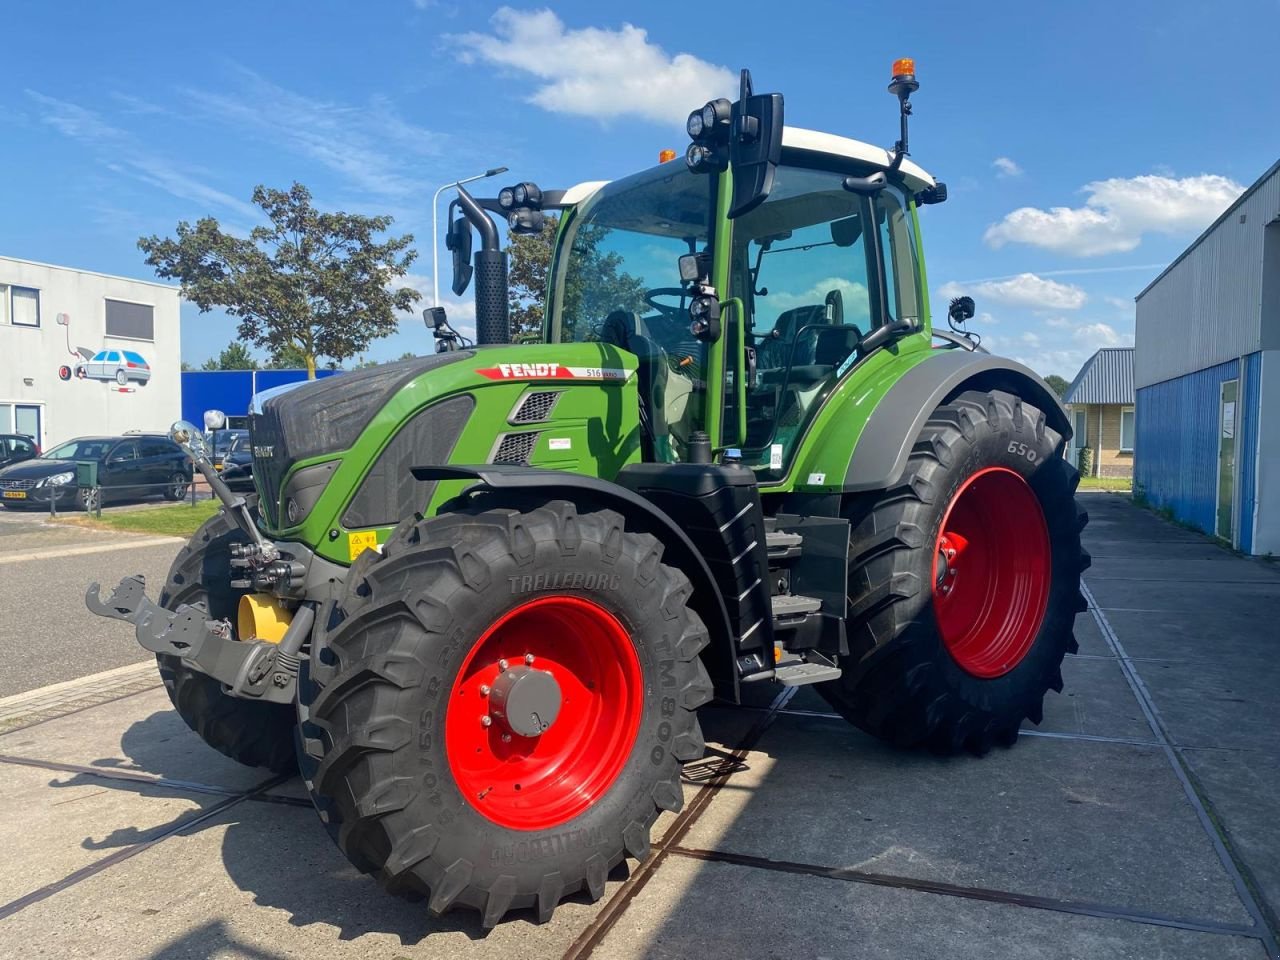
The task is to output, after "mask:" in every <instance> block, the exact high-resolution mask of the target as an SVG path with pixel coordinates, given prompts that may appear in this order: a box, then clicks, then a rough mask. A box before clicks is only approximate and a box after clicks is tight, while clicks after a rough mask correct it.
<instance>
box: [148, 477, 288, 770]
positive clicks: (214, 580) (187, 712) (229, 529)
mask: <svg viewBox="0 0 1280 960" xmlns="http://www.w3.org/2000/svg"><path fill="white" fill-rule="evenodd" d="M249 499H250V503H251V505H252V504H254V503H255V500H256V498H249ZM247 541H248V537H246V536H245V534H244V533H243V532H242V531H241V530H240V528H239V527H238V526H236V524H235V522H234V521H233V520H232V519H231V518H230V517H228V516H227V515H226V514H225V513H222V512H219V513H218V514H216V515H215V516H213V517H211V518H209V519H208V520H207V521H205V523H204V525H203V526H202V527H200V529H199V530H197V531H196V534H195V536H194V537H192V538H191V542H190V543H188V544H187V545H186V546H185V547H183V548H182V552H181V553H179V554H178V556H177V558H176V559H175V560H174V561H173V566H172V567H170V568H169V579H168V581H167V582H166V583H165V586H164V590H162V591H161V593H160V606H162V607H164V608H165V609H167V610H176V609H177V608H178V607H179V606H180V605H181V604H184V603H197V602H200V601H203V602H204V603H205V604H206V605H207V609H208V611H209V616H210V617H213V618H215V619H222V618H226V619H228V620H230V622H231V629H232V632H233V635H234V631H235V624H236V606H237V604H238V603H239V602H240V597H241V596H243V595H244V593H245V592H246V591H244V590H236V589H234V588H232V586H231V581H232V579H234V574H233V572H232V570H231V552H230V550H231V545H232V544H233V543H246V542H247ZM156 662H157V664H158V665H159V667H160V678H161V679H162V680H163V681H164V686H165V689H166V690H167V691H168V693H169V699H170V701H172V703H173V706H174V709H175V710H177V711H178V715H179V716H180V717H182V719H183V721H184V722H185V723H186V725H187V726H188V727H190V728H191V729H192V730H194V731H195V732H196V733H198V734H200V738H201V739H202V740H204V742H205V743H207V744H208V745H209V746H211V747H213V749H215V750H217V751H218V752H219V753H221V754H224V755H225V756H228V757H230V758H231V759H232V760H235V761H237V762H238V763H243V764H244V765H245V766H249V767H267V768H269V769H271V770H274V771H275V772H276V773H293V772H294V771H295V770H297V761H296V757H295V755H294V742H293V741H294V735H293V731H294V712H293V708H292V707H290V706H288V705H286V704H279V703H263V702H261V701H257V700H243V699H240V698H238V697H230V696H227V695H226V694H225V693H223V692H222V684H221V683H219V682H218V681H217V680H215V679H213V677H210V676H209V675H208V674H205V673H201V672H200V671H199V670H195V669H193V668H191V667H189V666H187V665H186V663H185V662H184V661H183V660H182V658H181V657H171V656H167V655H166V654H156Z"/></svg>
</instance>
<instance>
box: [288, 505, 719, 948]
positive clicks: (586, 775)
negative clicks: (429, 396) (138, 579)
mask: <svg viewBox="0 0 1280 960" xmlns="http://www.w3.org/2000/svg"><path fill="white" fill-rule="evenodd" d="M481 503H483V501H481ZM661 561H662V546H661V544H660V543H659V542H658V541H657V540H656V539H655V538H653V537H651V536H649V535H647V534H637V533H630V532H627V531H626V530H625V529H624V524H623V518H622V517H621V516H620V515H619V514H617V513H614V512H612V511H608V510H601V511H597V512H593V513H584V514H579V513H577V511H576V510H575V508H574V507H573V505H572V504H569V503H566V502H563V501H554V502H551V503H547V504H545V505H541V506H535V507H533V508H531V509H528V510H526V511H524V512H520V511H516V510H512V509H490V510H484V509H483V508H482V506H480V507H472V508H464V509H461V510H459V511H458V512H455V513H446V514H443V515H440V516H437V517H433V518H430V519H426V520H422V519H413V520H408V521H405V522H404V523H402V524H401V525H400V526H399V527H398V528H397V529H396V530H395V532H394V533H393V534H392V536H391V538H390V539H389V540H388V542H387V543H386V544H385V545H384V550H383V552H382V553H381V554H379V553H376V552H372V551H369V552H366V553H365V554H363V555H362V556H361V557H360V558H359V559H358V560H357V561H356V563H355V564H354V565H353V566H352V568H351V573H350V575H349V576H348V577H347V580H346V584H345V587H344V589H343V592H342V595H341V596H340V598H339V599H337V600H336V601H334V602H333V604H332V605H331V606H329V607H328V608H327V609H325V610H322V612H321V616H320V618H319V620H320V623H319V626H318V627H317V632H316V635H315V642H314V643H313V648H312V660H311V663H310V677H309V681H311V680H313V681H314V683H312V682H307V683H304V684H302V685H300V688H299V689H300V696H299V708H300V711H302V714H301V715H302V718H303V720H304V724H305V725H304V726H303V728H302V735H303V737H304V752H305V753H306V754H307V755H308V756H310V757H311V758H313V759H314V760H318V761H319V762H318V764H317V765H316V766H315V767H314V768H312V769H308V768H309V767H310V764H309V763H308V762H307V761H305V760H304V763H303V768H304V774H306V779H307V781H308V787H309V788H310V789H311V790H312V795H313V799H314V800H315V801H316V806H317V809H318V810H319V811H320V814H321V819H322V820H324V821H325V822H326V825H327V826H328V827H329V828H330V831H331V832H333V831H334V829H335V828H336V832H337V840H338V844H339V846H340V847H341V848H342V850H343V852H344V853H345V854H346V855H347V857H348V858H349V859H350V860H351V862H352V863H353V864H355V865H356V866H357V867H358V868H359V869H361V870H363V871H365V872H368V873H374V874H376V875H377V878H378V880H379V882H380V883H381V884H382V885H383V886H384V887H386V888H387V889H388V890H390V891H392V892H395V893H399V894H403V895H407V896H410V897H426V898H428V901H429V907H430V909H431V911H432V912H433V913H435V914H441V913H443V912H445V911H446V910H448V909H450V908H451V907H453V906H458V905H462V906H467V907H471V908H473V909H475V910H477V911H479V912H480V914H481V919H482V923H483V925H484V926H485V927H492V926H494V925H495V924H497V923H498V921H499V920H501V919H502V917H503V916H504V915H505V914H506V912H507V911H508V910H510V909H518V908H521V907H533V908H534V909H535V910H536V913H537V918H538V920H539V921H540V922H542V921H546V920H548V919H550V917H551V914H552V912H553V911H554V909H555V907H556V905H557V904H558V903H559V902H560V900H561V899H562V898H563V897H565V896H568V895H570V894H573V893H575V892H577V891H579V890H585V891H586V892H587V895H588V896H589V897H590V898H591V899H592V900H595V899H598V898H599V897H600V896H602V895H603V893H604V885H605V878H606V877H607V875H608V873H609V871H610V869H612V868H613V867H614V866H615V865H616V864H618V863H620V862H621V861H622V860H623V859H624V858H625V857H627V856H631V857H634V858H635V859H637V860H643V859H644V858H645V857H646V856H648V853H649V829H650V827H651V826H652V824H653V822H654V820H655V819H656V818H657V816H658V813H659V811H660V810H672V811H674V810H679V809H680V807H681V805H682V803H683V795H682V791H681V788H680V781H679V768H680V763H681V762H682V761H686V760H692V759H695V758H697V757H700V756H701V755H702V751H703V741H702V733H701V730H700V729H699V726H698V721H697V715H696V712H695V711H696V709H697V708H698V707H699V706H701V705H702V704H703V703H705V702H707V701H708V700H709V699H710V698H711V682H710V680H709V679H708V677H707V674H706V671H705V669H704V668H703V666H702V663H701V661H700V660H699V659H698V653H699V651H700V650H701V649H702V648H703V647H704V646H705V645H706V644H707V640H708V637H707V631H706V629H705V627H704V626H703V625H702V622H701V620H700V619H699V618H698V616H697V614H695V613H694V612H693V611H692V610H691V609H690V608H689V607H688V601H689V598H690V595H691V592H692V588H691V587H690V585H689V581H688V580H687V578H686V577H685V576H684V575H683V574H682V573H680V572H679V571H678V570H674V569H672V568H670V567H667V566H664V565H663V564H662V562H661ZM526 653H527V654H531V655H533V657H534V659H533V660H532V662H531V664H530V666H529V667H528V668H526V670H535V671H536V670H538V669H540V667H541V665H543V664H548V665H549V666H548V667H547V668H546V669H547V670H548V671H549V674H550V675H551V676H553V677H558V678H559V679H558V683H559V685H560V686H559V687H558V689H559V691H560V696H561V699H560V701H559V704H558V706H556V707H555V710H558V713H556V712H554V711H552V712H551V713H548V714H546V715H547V716H552V717H553V719H552V720H551V722H550V726H549V727H546V728H545V729H544V731H543V732H541V733H539V734H528V733H520V732H519V731H518V730H516V728H515V727H514V726H512V724H514V723H515V722H516V714H515V713H514V712H512V714H511V716H512V719H511V720H505V719H504V718H503V714H502V713H501V711H500V710H499V709H498V706H497V705H498V704H499V703H500V701H499V700H498V699H497V697H498V692H499V681H497V680H495V679H494V678H495V677H499V676H501V675H504V673H503V672H504V671H506V670H508V667H506V666H496V665H495V664H496V663H497V661H496V660H495V657H501V658H502V659H504V660H509V664H510V665H515V669H516V670H519V669H520V665H521V664H524V663H527V662H528V661H526V660H525V659H524V657H525V654H526ZM628 664H629V666H628ZM505 675H506V676H509V674H505ZM526 676H529V674H528V673H522V674H521V677H522V678H523V677H526ZM482 682H483V683H485V684H486V685H487V684H490V683H491V684H493V686H492V689H490V688H489V687H488V686H486V687H485V688H483V689H482V688H481V686H480V684H481V683H482ZM538 682H541V683H544V684H545V683H546V679H545V676H543V677H540V678H538ZM512 689H514V688H512ZM544 693H545V689H544ZM508 696H509V698H510V699H508V701H507V702H508V703H514V702H515V700H514V697H515V694H514V693H511V694H509V695H508ZM312 697H314V699H312ZM551 699H552V701H555V699H556V695H552V697H551ZM543 702H544V704H545V703H546V701H543ZM539 709H541V708H539ZM523 716H524V717H526V718H527V717H528V716H530V714H528V713H527V712H526V713H524V714H523ZM483 717H489V719H490V723H489V724H484V723H482V718H483ZM512 731H515V732H512ZM504 738H505V739H504ZM566 771H567V773H565V772H566ZM522 784H523V786H524V787H525V789H524V791H523V792H518V791H521V786H522Z"/></svg>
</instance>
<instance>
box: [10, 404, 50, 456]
mask: <svg viewBox="0 0 1280 960" xmlns="http://www.w3.org/2000/svg"><path fill="white" fill-rule="evenodd" d="M13 432H14V433H25V434H26V435H27V436H28V437H30V438H31V439H32V440H34V441H35V442H36V445H37V446H43V445H44V437H42V436H41V435H40V408H39V407H38V406H36V405H35V404H34V403H19V404H15V405H14V408H13Z"/></svg>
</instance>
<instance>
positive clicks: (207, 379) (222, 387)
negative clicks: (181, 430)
mask: <svg viewBox="0 0 1280 960" xmlns="http://www.w3.org/2000/svg"><path fill="white" fill-rule="evenodd" d="M341 372H342V371H341V370H317V371H316V378H317V379H320V378H323V377H331V376H333V375H334V374H335V373H341ZM305 379H307V371H305V370H258V371H257V388H258V390H259V391H262V390H266V389H269V388H270V387H278V386H280V385H281V384H284V383H296V382H297V381H299V380H305ZM253 392H254V371H253V370H187V371H184V372H183V374H182V419H183V420H190V421H191V422H192V423H194V424H203V423H204V412H205V411H206V410H221V411H222V412H223V413H225V414H227V415H228V416H231V417H242V416H244V415H245V414H246V413H248V412H249V401H250V400H251V399H252V398H253Z"/></svg>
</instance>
